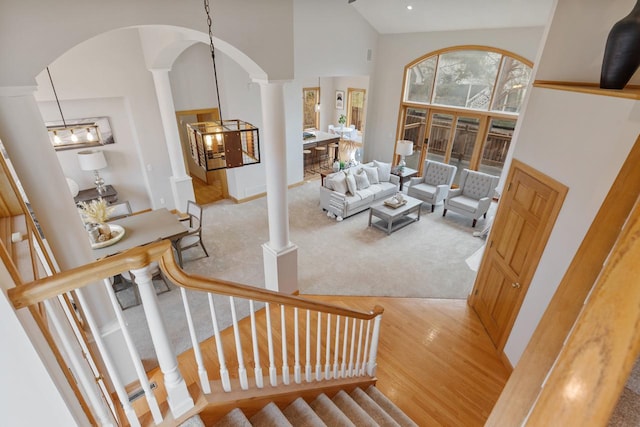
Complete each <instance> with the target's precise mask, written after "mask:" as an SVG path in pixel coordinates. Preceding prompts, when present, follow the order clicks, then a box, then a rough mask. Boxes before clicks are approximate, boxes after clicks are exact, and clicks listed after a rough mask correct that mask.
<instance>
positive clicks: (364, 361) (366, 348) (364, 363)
mask: <svg viewBox="0 0 640 427" xmlns="http://www.w3.org/2000/svg"><path fill="white" fill-rule="evenodd" d="M369 332H371V320H367V333H366V334H365V340H364V354H363V355H362V368H361V369H360V375H364V373H365V369H366V367H367V353H368V352H369Z"/></svg>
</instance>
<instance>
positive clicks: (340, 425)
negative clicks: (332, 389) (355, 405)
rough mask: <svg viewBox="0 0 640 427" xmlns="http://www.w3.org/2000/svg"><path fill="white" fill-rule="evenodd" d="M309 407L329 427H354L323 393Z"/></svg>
mask: <svg viewBox="0 0 640 427" xmlns="http://www.w3.org/2000/svg"><path fill="white" fill-rule="evenodd" d="M309 406H311V408H312V409H313V410H314V411H315V413H316V414H318V416H319V417H320V418H321V419H322V421H324V423H325V424H326V425H328V426H330V427H356V426H355V424H353V423H352V422H351V420H349V418H348V417H347V416H346V415H345V414H344V413H343V412H342V411H341V410H340V408H338V407H337V406H336V404H335V403H333V401H331V399H329V398H328V397H327V395H326V394H324V393H323V394H321V395H320V396H318V397H316V398H315V400H314V401H313V402H311V403H310V404H309Z"/></svg>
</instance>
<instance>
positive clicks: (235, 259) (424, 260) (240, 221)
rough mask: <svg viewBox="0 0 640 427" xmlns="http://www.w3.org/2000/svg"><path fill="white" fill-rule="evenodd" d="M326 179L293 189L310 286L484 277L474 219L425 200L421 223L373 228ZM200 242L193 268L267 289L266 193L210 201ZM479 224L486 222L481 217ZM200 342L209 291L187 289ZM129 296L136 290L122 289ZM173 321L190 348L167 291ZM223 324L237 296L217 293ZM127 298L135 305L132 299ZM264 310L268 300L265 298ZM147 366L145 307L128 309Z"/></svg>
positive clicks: (412, 292)
mask: <svg viewBox="0 0 640 427" xmlns="http://www.w3.org/2000/svg"><path fill="white" fill-rule="evenodd" d="M319 185H320V184H319V181H312V182H309V183H306V184H304V185H301V186H298V187H295V188H292V189H291V190H289V192H288V196H289V215H290V218H289V220H290V229H291V236H290V240H291V241H292V242H293V243H295V244H296V245H297V246H298V277H299V288H300V293H301V294H303V295H304V294H321V295H379V296H395V297H422V298H466V296H467V295H468V294H469V292H470V290H471V288H472V287H473V281H474V279H475V275H476V273H475V271H473V270H472V269H471V268H469V266H468V265H467V263H466V262H465V260H466V259H467V258H469V257H470V256H472V255H473V254H474V253H476V251H478V250H479V248H480V247H481V246H482V245H483V244H484V242H485V240H484V239H482V238H478V237H473V232H474V231H475V230H476V229H474V228H471V221H470V220H467V219H465V218H462V217H461V216H458V215H456V214H455V213H447V217H445V218H443V217H442V206H439V207H437V208H436V210H435V212H434V213H431V209H430V207H429V206H425V207H423V212H422V217H421V219H420V221H418V222H416V223H414V224H411V225H409V226H407V227H405V228H403V229H401V230H398V231H396V232H395V233H392V234H391V235H389V236H387V234H386V233H384V232H383V231H381V230H379V229H376V228H371V227H368V225H367V224H368V219H369V214H368V212H366V211H365V212H362V213H360V214H357V215H354V216H352V217H349V218H346V219H345V220H344V221H342V222H336V221H335V220H334V219H331V218H329V217H327V216H326V213H324V212H323V211H322V210H321V209H320V206H319ZM203 215H204V218H203V239H204V242H205V246H206V248H207V250H208V251H209V255H210V256H209V257H205V256H204V252H203V251H202V250H201V249H200V248H193V249H189V250H188V251H186V252H185V253H184V255H183V256H184V269H185V270H186V271H187V272H189V273H192V274H198V275H201V276H205V277H215V278H219V279H224V280H230V281H234V282H239V283H244V284H248V285H253V286H256V287H264V270H263V262H262V246H261V245H262V244H263V243H265V242H267V241H268V238H269V233H268V221H267V204H266V198H261V199H257V200H253V201H250V202H247V203H242V204H235V203H233V202H230V201H228V200H223V201H221V202H216V203H213V204H210V205H206V206H205V207H204V214H203ZM479 225H480V227H481V226H482V225H483V222H482V221H480V222H479ZM187 295H188V300H189V302H190V306H191V312H192V315H193V317H194V323H195V328H196V331H197V336H198V340H199V341H202V340H204V339H205V338H208V337H210V336H212V335H213V327H212V322H211V317H210V311H209V304H208V300H207V298H206V295H205V294H202V293H199V292H191V291H187ZM119 297H120V298H127V295H119ZM158 300H159V304H160V308H161V311H162V313H163V314H164V315H165V319H164V320H165V324H166V326H167V330H168V333H169V336H170V337H171V342H172V344H173V345H174V347H175V349H176V351H177V353H178V354H179V353H181V352H183V351H185V350H186V349H188V348H191V341H190V338H189V335H188V333H187V332H186V331H187V322H186V316H185V314H184V309H183V303H182V298H181V297H180V290H179V289H178V288H175V287H172V290H171V292H166V293H163V294H161V295H158ZM214 300H215V308H216V313H217V319H218V323H219V326H220V328H221V329H224V328H226V327H228V326H229V325H231V314H230V305H229V304H230V303H229V298H228V297H223V296H217V297H215V298H214ZM126 304H128V303H126ZM236 307H237V310H238V317H239V318H243V317H245V316H247V315H248V314H249V306H248V302H247V301H244V300H236ZM256 308H257V309H259V308H262V305H256ZM124 314H125V318H126V320H127V323H128V324H129V325H130V329H131V334H132V336H133V339H134V341H135V342H136V345H137V347H138V351H139V352H140V355H141V357H142V359H143V362H144V365H145V368H146V369H149V368H151V367H154V366H156V364H157V362H156V358H155V352H154V350H153V346H152V344H151V337H150V334H149V330H148V327H147V325H146V321H145V319H144V311H143V308H142V306H136V307H132V308H129V309H127V310H125V311H124Z"/></svg>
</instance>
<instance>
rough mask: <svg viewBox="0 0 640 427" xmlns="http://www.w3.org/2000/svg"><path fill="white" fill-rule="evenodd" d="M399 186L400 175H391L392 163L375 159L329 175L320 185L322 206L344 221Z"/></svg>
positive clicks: (391, 194) (385, 197)
mask: <svg viewBox="0 0 640 427" xmlns="http://www.w3.org/2000/svg"><path fill="white" fill-rule="evenodd" d="M350 177H353V179H352V178H350ZM399 189H400V177H398V176H396V175H391V164H390V163H383V162H379V161H377V160H374V161H373V162H370V163H366V164H361V165H358V166H353V167H351V168H348V169H345V170H344V171H339V172H336V173H332V174H329V175H327V176H326V177H325V179H324V181H323V183H322V186H320V207H322V209H324V210H326V211H327V212H328V214H329V215H330V216H335V217H336V219H337V220H338V221H341V220H342V219H343V218H346V217H348V216H351V215H353V214H356V213H358V212H362V211H364V210H366V209H368V208H369V207H370V206H371V205H372V204H373V203H376V202H381V201H383V200H384V199H387V198H389V197H391V196H393V195H394V194H396V193H397V192H398V191H399Z"/></svg>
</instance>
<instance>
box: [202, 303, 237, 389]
mask: <svg viewBox="0 0 640 427" xmlns="http://www.w3.org/2000/svg"><path fill="white" fill-rule="evenodd" d="M207 297H208V298H209V311H210V312H211V324H212V325H213V335H214V336H215V338H216V352H217V353H218V364H219V365H220V381H221V382H222V389H223V390H224V391H231V381H230V380H229V370H228V369H227V362H226V359H225V357H224V348H223V347H222V340H221V339H220V329H219V328H218V317H217V316H216V307H215V305H214V304H213V295H212V294H207Z"/></svg>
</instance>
